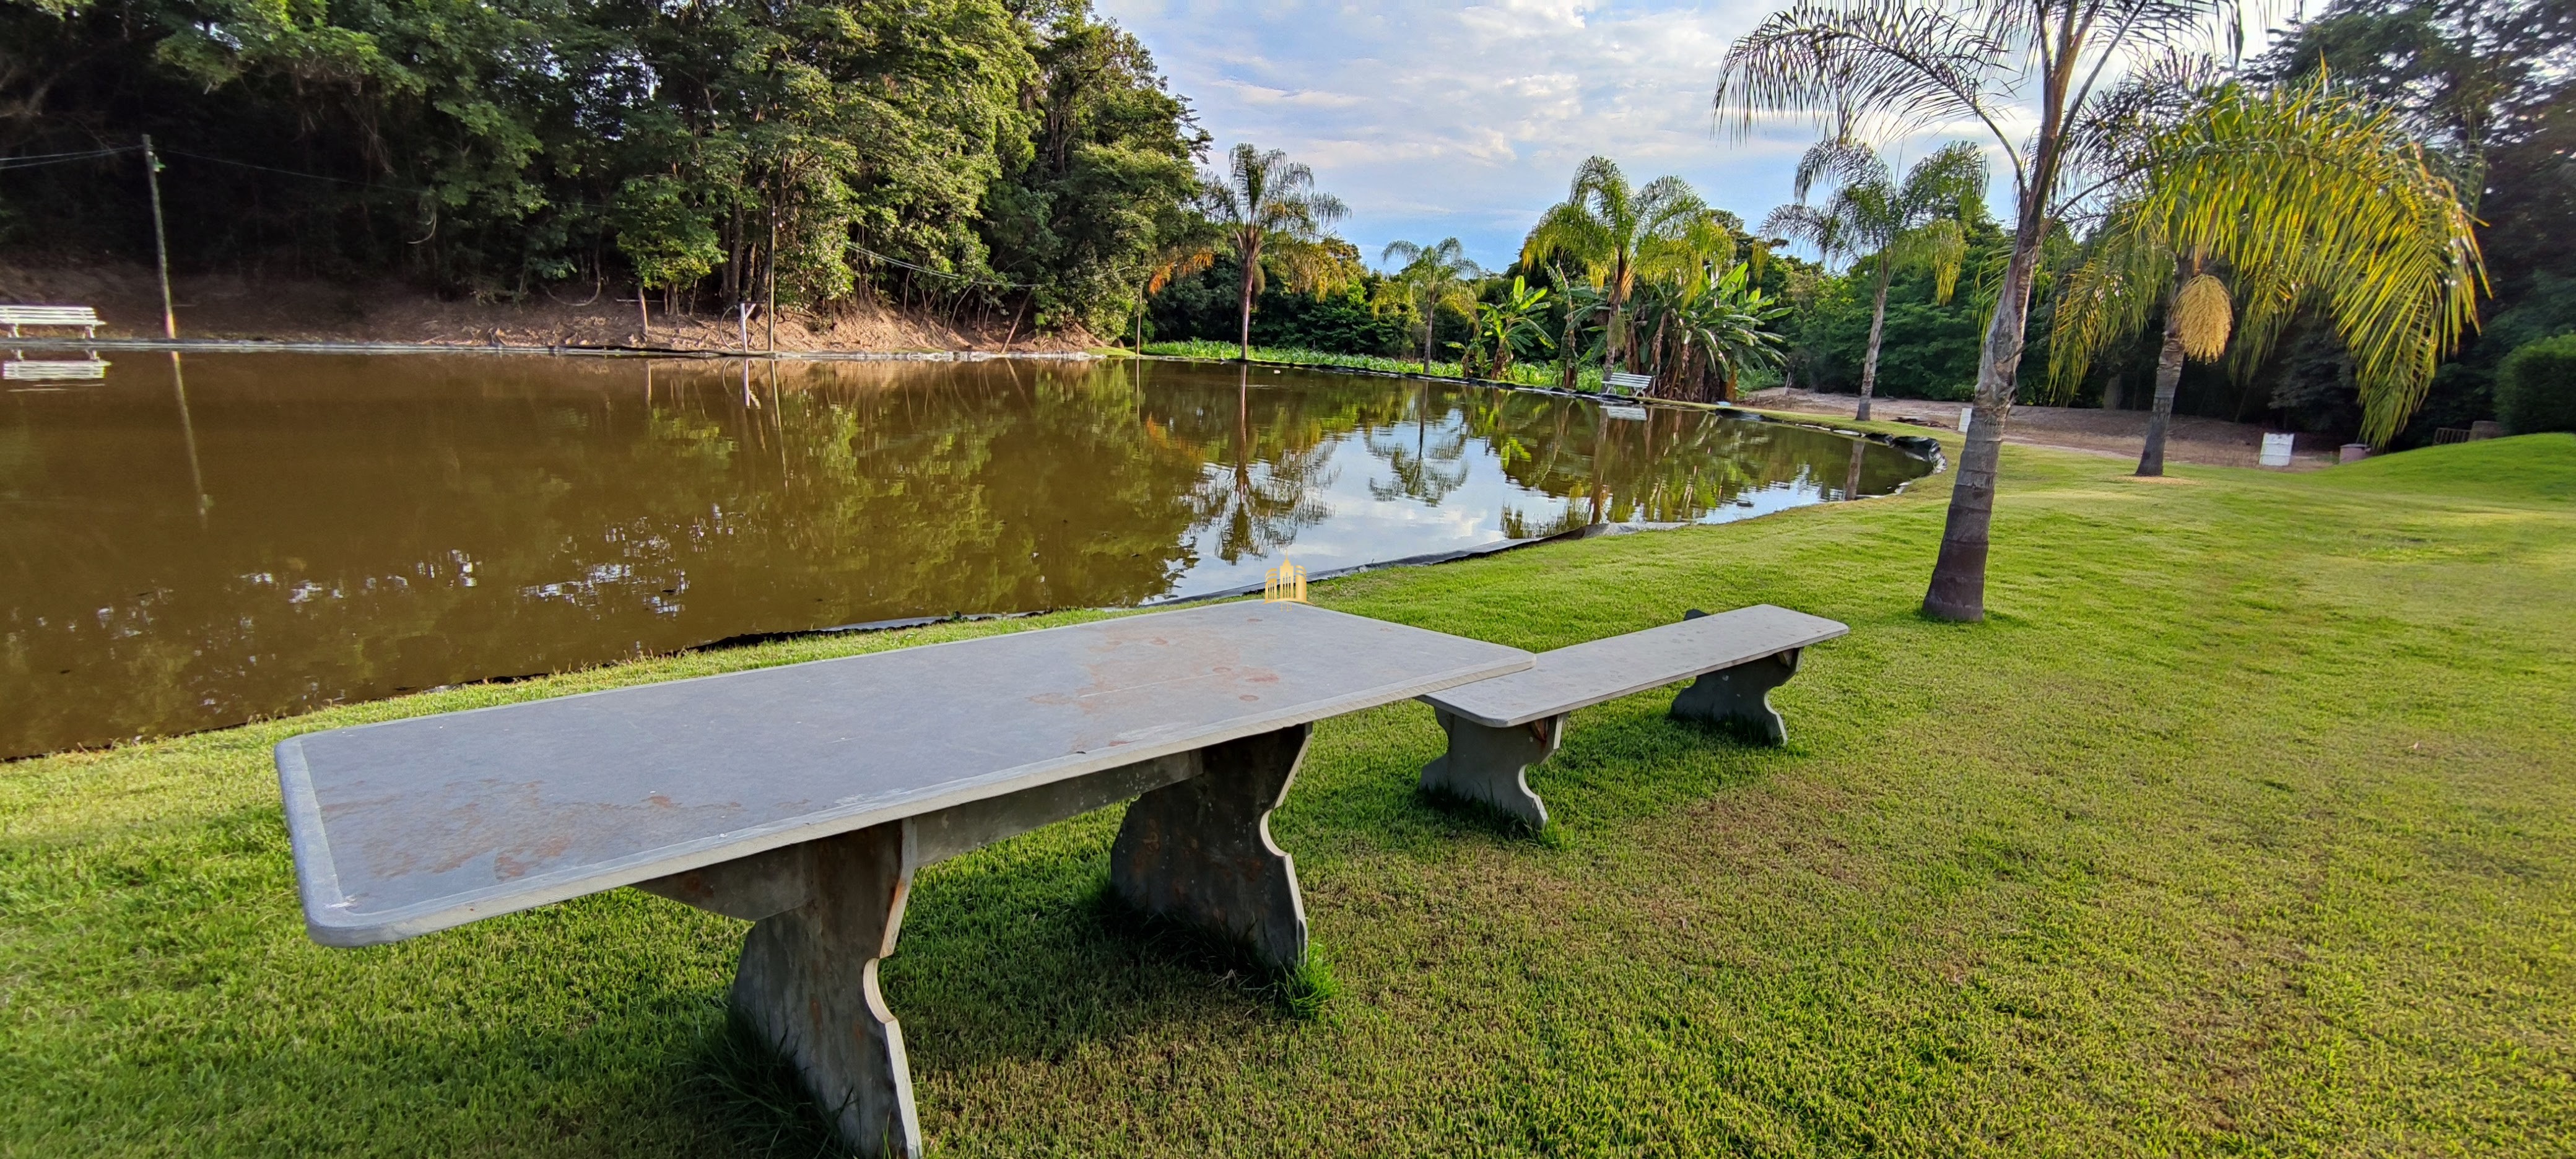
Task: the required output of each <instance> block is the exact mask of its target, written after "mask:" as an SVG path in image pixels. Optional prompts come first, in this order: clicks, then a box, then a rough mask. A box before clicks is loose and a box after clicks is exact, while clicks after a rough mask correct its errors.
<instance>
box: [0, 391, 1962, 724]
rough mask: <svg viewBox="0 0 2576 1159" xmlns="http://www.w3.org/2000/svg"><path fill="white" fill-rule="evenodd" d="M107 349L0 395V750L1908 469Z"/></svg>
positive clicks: (1519, 435) (1796, 447)
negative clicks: (109, 362)
mask: <svg viewBox="0 0 2576 1159" xmlns="http://www.w3.org/2000/svg"><path fill="white" fill-rule="evenodd" d="M113 362H114V365H113V366H112V367H111V368H109V369H108V370H106V371H105V377H104V378H102V379H98V380H95V381H78V380H75V381H41V380H37V381H31V380H27V379H25V378H23V377H21V378H16V379H13V380H12V381H9V382H8V383H7V384H6V385H7V386H8V387H9V388H10V390H9V393H7V394H6V395H5V405H0V544H5V548H0V550H5V552H6V560H5V562H4V563H0V576H5V577H6V581H7V588H6V592H5V594H0V604H5V609H0V633H5V635H0V705H6V706H7V709H6V712H5V714H0V755H23V754H28V753H36V752H46V751H52V750H57V749H62V748H66V747H71V746H75V745H92V744H99V743H104V742H108V741H113V740H118V739H122V738H127V737H134V736H138V735H160V734H167V733H175V732H185V731H190V730H195V729H202V728H211V727H216V726H220V725H225V724H230V723H235V722H238V721H241V720H244V719H248V718H250V717H253V716H261V715H275V714H282V713H291V712H296V711H299V710H304V709H309V708H313V707H316V706H319V705H324V704H330V703H335V702H341V701H352V700H363V699H367V698H372V697H382V696H388V695H393V694H396V693H401V692H406V691H410V690H414V689H420V688H428V687H432V686H436V685H443V684H453V683H459V682H465V681H473V680H485V679H495V678H503V677H511V676H519V675H526V674H533V673H541V672H548V671H555V670H560V669H564V668H570V667H576V666H580V665H587V664H596V663H601V662H605V661H612V660H618V659H623V658H627V657H631V656H635V655H639V654H647V653H657V652H667V651H672V650H676V649H681V648H687V647H691V646H695V645H699V644H704V643H707V642H710V641H715V640H721V639H725V638H729V637H736V636H742V635H747V634H756V633H771V632H791V631H800V630H808V629H815V628H822V627H828V626H834V625H843V624H850V623H854V622H864V621H874V620H883V619H891V618H898V617H912V616H935V615H946V614H950V613H978V612H1017V611H1031V610H1038V609H1045V608H1069V607H1096V606H1127V605H1135V604H1141V603H1146V602H1151V601H1156V600H1163V599H1170V598H1175V597H1186V596H1191V595H1198V594H1204V593H1208V592H1215V591H1222V590H1226V589H1229V588H1236V587H1241V586H1245V585H1258V584H1259V583H1260V582H1261V580H1262V572H1263V571H1264V570H1265V569H1267V568H1270V567H1275V566H1277V565H1278V562H1279V561H1280V560H1282V559H1292V560H1294V561H1295V562H1297V563H1299V564H1301V565H1304V566H1305V567H1307V568H1308V569H1310V570H1312V571H1318V572H1320V571H1325V570H1330V569H1333V568H1339V567H1347V566H1351V565H1356V564H1362V563H1369V562H1377V561H1385V560H1390V559H1396V558H1402V557H1407V556H1416V555H1422V554H1426V553H1432V552H1440V551H1449V550H1456V549H1461V548H1466V547H1471V546H1477V545H1481V544H1488V543H1492V542H1495V541H1498V540H1504V539H1525V538H1530V537H1534V536H1543V535H1548V534H1552V533H1558V532H1563V531H1567V530H1572V529H1578V528H1581V527H1583V526H1585V525H1587V524H1592V523H1602V522H1609V523H1676V522H1686V521H1698V522H1720V521H1725V520H1730V519H1740V518H1745V517H1748V516H1753V515H1759V514H1762V513H1764V512H1768V511H1777V510H1780V509H1782V508H1786V507H1793V506H1798V505H1801V504H1808V503H1817V502H1825V501H1832V500H1837V499H1843V498H1847V497H1851V496H1854V495H1875V494H1884V493H1887V492H1889V491H1892V490H1894V489H1896V488H1897V487H1899V486H1901V485H1903V484H1904V483H1905V482H1907V481H1908V480H1911V479H1914V478H1916V477H1918V476H1920V475H1922V474H1924V473H1925V472H1927V471H1928V470H1930V469H1931V464H1930V463H1929V462H1927V461H1926V460H1923V459H1920V458H1917V457H1915V456H1912V455H1909V454H1905V453H1903V452H1900V451H1897V450H1894V449H1891V448H1888V447H1885V446H1881V445H1876V444H1868V443H1858V442H1856V441H1854V440H1851V439H1847V438H1843V437H1841V436H1837V435H1834V434H1832V433H1830V432H1825V431H1818V430H1813V429H1808V428H1803V427H1796V426H1788V425H1783V424H1777V423H1764V422H1759V421H1755V420H1751V419H1747V418H1740V417H1729V416H1725V415H1722V414H1710V413H1703V412H1697V411H1688V410H1680V409H1672V408H1662V407H1657V408H1651V409H1650V410H1648V411H1647V412H1646V415H1645V417H1644V418H1643V419H1642V420H1640V419H1636V418H1623V417H1618V416H1617V414H1615V413H1605V411H1604V408H1602V407H1600V406H1598V405H1595V404H1594V403H1591V402H1589V401H1585V400H1579V399H1569V398H1563V397H1558V396H1552V395H1544V394H1534V393H1529V392H1521V391H1507V390H1499V389H1486V388H1477V387H1468V386H1453V385H1442V384H1427V383H1419V382H1405V381H1399V380H1392V379H1383V378H1366V377H1352V376H1344V375H1330V374H1320V373H1311V372H1304V371H1295V370H1291V371H1287V372H1284V373H1283V372H1276V371H1271V370H1267V369H1253V370H1250V371H1249V372H1247V371H1245V370H1244V369H1243V368H1239V367H1228V366H1215V365H1201V364H1190V363H1176V362H1150V363H1141V364H1140V363H1136V362H1096V363H1078V362H1061V363H1058V362H1043V363H1042V362H1028V361H1011V360H994V361H987V362H966V363H948V362H939V363H893V362H794V361H791V362H781V363H776V364H769V363H749V364H746V363H744V362H742V361H724V362H718V361H705V360H689V361H670V360H665V361H656V362H647V361H644V360H632V359H600V358H541V357H514V356H493V355H452V356H389V355H352V356H335V355H311V354H239V355H209V354H197V355H190V356H188V357H187V358H186V361H185V363H184V365H182V364H180V363H179V361H178V359H176V358H175V357H173V356H170V355H164V354H141V353H132V354H123V355H118V356H116V357H115V358H114V359H113ZM14 373H18V372H13V374H14Z"/></svg>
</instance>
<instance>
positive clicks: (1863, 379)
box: [1852, 249, 1890, 423]
mask: <svg viewBox="0 0 2576 1159" xmlns="http://www.w3.org/2000/svg"><path fill="white" fill-rule="evenodd" d="M1889 272H1890V271H1889V270H1888V266H1887V251H1886V250H1884V249H1882V250H1880V251H1879V255H1878V302H1877V304H1876V305H1875V306H1872V307H1871V308H1870V312H1869V349H1868V350H1867V351H1866V352H1865V353H1863V354H1862V355H1861V359H1860V410H1859V411H1857V412H1855V413H1854V414H1853V415H1852V420H1853V421H1854V422H1864V423H1865V422H1868V421H1869V399H1870V396H1871V395H1873V394H1876V393H1878V339H1879V336H1880V335H1882V334H1884V333H1886V332H1887V280H1888V275H1889Z"/></svg>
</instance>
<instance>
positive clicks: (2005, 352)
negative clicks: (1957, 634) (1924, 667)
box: [1923, 207, 2047, 621]
mask: <svg viewBox="0 0 2576 1159" xmlns="http://www.w3.org/2000/svg"><path fill="white" fill-rule="evenodd" d="M2046 226H2047V221H2046V219H2045V217H2044V216H2043V215H2042V214H2041V213H2040V212H2039V210H2038V209H2037V208H2035V207H2033V208H2026V209H2024V210H2023V212H2022V215H2021V224H2020V227H2019V228H2018V229H2016V230H2015V231H2014V233H2013V256H2012V264H2011V265H2008V266H2006V267H2004V282H2003V287H2002V292H2001V293H2000V294H1998V295H1997V296H1996V300H1995V316H1994V319H1993V321H1991V322H1989V323H1988V324H1987V326H1986V342H1985V347H1984V349H1983V350H1981V351H1980V352H1979V354H1978V357H1977V417H1976V421H1975V422H1974V423H1972V424H1970V425H1969V428H1968V440H1967V447H1966V449H1964V450H1963V451H1961V452H1960V454H1959V478H1958V481H1957V482H1956V483H1953V484H1952V485H1951V487H1950V511H1949V515H1948V517H1947V518H1946V519H1945V520H1944V521H1943V523H1942V526H1941V557H1940V559H1939V560H1938V561H1937V562H1935V563H1934V564H1933V565H1932V583H1931V586H1930V588H1929V589H1928V590H1926V591H1925V592H1924V594H1923V614H1924V615H1927V616H1930V617H1932V618H1934V619H1937V620H1960V621H1976V620H1983V619H1985V618H1986V549H1987V543H1988V534H1989V530H1990V529H1991V528H1992V526H1993V524H1994V518H1995V471H1996V467H1997V465H1998V463H1999V461H2000V460H2001V459H2002V458H2003V447H2004V427H2005V425H2006V424H2007V423H2009V422H2010V421H2011V419H2012V402H2013V391H2014V386H2015V383H2016V381H2017V380H2018V378H2019V377H2020V374H2021V352H2022V343H2023V335H2022V331H2023V329H2024V328H2025V321H2026V319H2027V317H2028V313H2029V310H2030V283H2031V274H2032V272H2033V271H2034V270H2036V269H2037V268H2038V266H2039V242H2040V236H2041V234H2042V232H2043V231H2044V230H2045V229H2046Z"/></svg>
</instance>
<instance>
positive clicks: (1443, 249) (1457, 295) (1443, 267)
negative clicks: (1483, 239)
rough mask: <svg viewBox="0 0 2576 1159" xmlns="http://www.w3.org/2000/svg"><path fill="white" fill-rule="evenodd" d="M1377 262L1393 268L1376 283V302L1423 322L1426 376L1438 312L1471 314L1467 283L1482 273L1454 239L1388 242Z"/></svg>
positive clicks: (1472, 299)
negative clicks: (1398, 308)
mask: <svg viewBox="0 0 2576 1159" xmlns="http://www.w3.org/2000/svg"><path fill="white" fill-rule="evenodd" d="M1378 261H1380V262H1382V263H1385V264H1387V265H1391V266H1394V267H1395V269H1394V271H1393V272H1391V273H1389V274H1388V275H1387V277H1386V280H1385V281H1384V282H1381V283H1379V287H1380V291H1381V292H1380V294H1379V296H1378V299H1377V300H1378V301H1379V302H1399V303H1402V304H1403V305H1404V306H1405V307H1406V308H1408V309H1410V310H1412V311H1414V313H1415V314H1416V315H1417V316H1419V317H1420V318H1421V319H1422V373H1424V374H1429V373H1431V338H1432V332H1433V331H1434V330H1435V329H1437V328H1438V322H1439V320H1440V311H1441V309H1442V308H1443V307H1446V308H1448V309H1452V310H1456V311H1458V312H1460V313H1472V312H1473V311H1474V310H1475V308H1476V296H1475V295H1474V294H1473V293H1471V292H1469V283H1471V282H1473V281H1475V280H1476V279H1478V278H1481V277H1484V276H1485V271H1484V269H1483V268H1482V267H1479V266H1478V265H1477V264H1476V263H1475V262H1474V261H1472V260H1469V258H1468V257H1467V247H1466V246H1464V245H1461V244H1459V242H1458V239H1457V238H1454V237H1444V238H1442V239H1440V240H1439V241H1436V242H1433V243H1431V244H1430V245H1416V244H1414V243H1412V242H1409V241H1393V242H1388V243H1387V245H1386V249H1385V250H1384V251H1383V252H1381V253H1379V254H1378Z"/></svg>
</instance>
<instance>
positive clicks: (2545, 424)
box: [2495, 333, 2576, 435]
mask: <svg viewBox="0 0 2576 1159" xmlns="http://www.w3.org/2000/svg"><path fill="white" fill-rule="evenodd" d="M2495 394H2496V417H2497V418H2499V419H2502V420H2504V429H2505V430H2506V431H2507V432H2509V433H2512V434H2517V435H2528V434H2532V433H2534V432H2538V431H2576V333H2569V334H2561V335H2559V336H2557V337H2555V338H2543V339H2541V340H2540V341H2538V342H2534V343H2531V344H2529V345H2526V346H2524V347H2522V348H2521V349H2519V350H2516V351H2514V352H2513V353H2511V354H2508V355H2505V358H2504V365H2502V366H2500V367H2498V368H2497V370H2496V387H2495Z"/></svg>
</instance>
